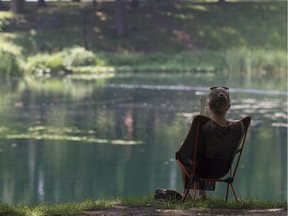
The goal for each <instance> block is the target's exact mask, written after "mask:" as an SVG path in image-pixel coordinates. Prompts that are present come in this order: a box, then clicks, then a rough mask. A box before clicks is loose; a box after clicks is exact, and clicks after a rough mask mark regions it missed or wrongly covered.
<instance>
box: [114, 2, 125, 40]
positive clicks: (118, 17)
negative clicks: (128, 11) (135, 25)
mask: <svg viewBox="0 0 288 216" xmlns="http://www.w3.org/2000/svg"><path fill="white" fill-rule="evenodd" d="M115 27H116V34H117V35H118V36H123V35H124V33H125V31H124V23H123V13H122V0H115Z"/></svg>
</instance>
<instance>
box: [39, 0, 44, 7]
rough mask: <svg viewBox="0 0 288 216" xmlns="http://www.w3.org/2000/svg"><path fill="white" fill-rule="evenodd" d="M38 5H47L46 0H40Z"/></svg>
mask: <svg viewBox="0 0 288 216" xmlns="http://www.w3.org/2000/svg"><path fill="white" fill-rule="evenodd" d="M37 6H38V7H45V6H46V1H45V0H38V5H37Z"/></svg>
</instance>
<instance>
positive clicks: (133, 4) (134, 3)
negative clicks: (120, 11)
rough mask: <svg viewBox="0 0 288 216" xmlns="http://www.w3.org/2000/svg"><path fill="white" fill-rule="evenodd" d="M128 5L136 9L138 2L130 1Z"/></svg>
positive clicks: (135, 0) (136, 0)
mask: <svg viewBox="0 0 288 216" xmlns="http://www.w3.org/2000/svg"><path fill="white" fill-rule="evenodd" d="M130 5H131V7H132V8H136V7H138V5H139V2H138V0H132V1H131V3H130Z"/></svg>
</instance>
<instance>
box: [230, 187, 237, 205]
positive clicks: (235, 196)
mask: <svg viewBox="0 0 288 216" xmlns="http://www.w3.org/2000/svg"><path fill="white" fill-rule="evenodd" d="M231 189H232V191H233V194H234V198H235V200H236V203H238V198H237V195H236V192H235V189H234V187H233V185H232V184H231Z"/></svg>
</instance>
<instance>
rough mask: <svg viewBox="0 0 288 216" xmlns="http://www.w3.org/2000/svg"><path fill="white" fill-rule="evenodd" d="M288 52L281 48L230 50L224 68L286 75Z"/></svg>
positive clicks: (240, 71) (229, 71)
mask: <svg viewBox="0 0 288 216" xmlns="http://www.w3.org/2000/svg"><path fill="white" fill-rule="evenodd" d="M286 68H287V61H286V53H285V52H284V51H279V50H269V51H267V50H263V49H262V50H249V49H246V48H242V49H237V50H229V51H227V53H226V55H225V66H224V69H225V70H226V71H227V72H228V73H236V74H241V73H242V74H243V73H244V74H248V75H249V74H250V75H251V74H254V75H258V76H261V75H278V76H279V75H281V76H285V74H286Z"/></svg>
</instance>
